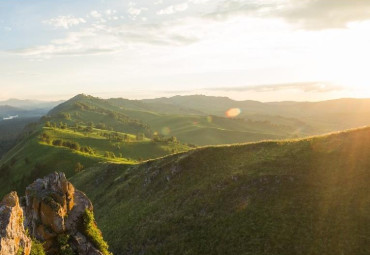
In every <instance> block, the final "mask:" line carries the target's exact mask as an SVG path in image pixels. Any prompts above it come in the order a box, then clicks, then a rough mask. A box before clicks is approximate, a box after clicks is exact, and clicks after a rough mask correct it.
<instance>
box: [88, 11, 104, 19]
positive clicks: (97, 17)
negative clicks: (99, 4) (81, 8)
mask: <svg viewBox="0 0 370 255" xmlns="http://www.w3.org/2000/svg"><path fill="white" fill-rule="evenodd" d="M90 15H91V17H93V18H96V19H99V18H101V17H102V16H103V15H102V14H101V13H100V12H98V11H96V10H93V11H91V12H90Z"/></svg>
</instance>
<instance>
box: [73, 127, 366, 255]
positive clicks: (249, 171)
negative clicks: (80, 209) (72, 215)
mask: <svg viewBox="0 0 370 255" xmlns="http://www.w3.org/2000/svg"><path fill="white" fill-rule="evenodd" d="M369 155H370V128H363V129H358V130H351V131H348V132H341V133H336V134H331V135H326V136H320V137H311V138H307V139H302V140H294V141H266V142H262V143H253V144H246V145H233V146H217V147H205V148H201V149H196V150H192V151H190V152H187V153H182V154H178V155H172V156H168V157H165V158H162V159H159V160H153V161H149V162H146V163H143V164H140V165H132V166H129V165H127V166H120V165H114V164H113V165H112V164H106V165H102V166H96V167H94V168H91V169H86V170H84V171H82V172H81V173H79V174H78V175H76V176H74V177H73V178H72V182H73V183H74V184H75V185H76V186H77V187H78V188H79V189H81V190H84V191H86V193H87V194H88V196H89V197H90V198H91V199H92V201H93V203H94V205H95V210H96V211H95V216H96V219H97V221H98V222H99V226H101V230H102V231H103V232H104V236H105V239H106V240H107V242H108V243H109V244H110V247H111V250H112V251H113V253H117V254H121V253H125V252H131V253H133V254H137V253H148V254H254V255H259V254H266V255H267V254H269V255H271V254H276V255H278V254H279V255H280V254H286V255H290V254H292V255H293V254H333V255H334V254H359V255H362V254H363V255H365V254H369V252H370V250H369V247H370V246H369V245H368V244H369V239H368V238H367V237H368V236H370V218H369V215H370V187H369V185H368V180H369V179H370V157H369ZM112 219H114V220H112Z"/></svg>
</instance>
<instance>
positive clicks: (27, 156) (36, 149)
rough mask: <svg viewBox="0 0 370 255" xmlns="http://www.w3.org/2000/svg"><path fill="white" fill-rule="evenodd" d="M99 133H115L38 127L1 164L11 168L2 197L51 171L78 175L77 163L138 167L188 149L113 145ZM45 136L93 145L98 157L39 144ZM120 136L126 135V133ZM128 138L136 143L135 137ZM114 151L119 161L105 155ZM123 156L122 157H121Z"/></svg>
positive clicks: (4, 176) (2, 181) (0, 180)
mask: <svg viewBox="0 0 370 255" xmlns="http://www.w3.org/2000/svg"><path fill="white" fill-rule="evenodd" d="M100 132H105V133H113V132H112V131H107V130H104V131H102V130H97V129H94V130H93V131H92V132H88V133H83V132H74V131H73V130H70V129H59V128H45V127H41V125H39V127H38V128H36V129H35V131H34V132H33V133H32V134H31V135H30V136H29V137H26V138H25V140H23V141H22V142H20V143H19V144H17V145H16V146H15V147H14V148H13V149H12V150H11V151H9V152H8V153H7V154H6V155H5V156H4V158H3V159H2V160H1V161H0V166H9V167H10V170H9V171H7V173H4V171H3V172H2V175H1V178H0V184H2V185H0V194H4V193H6V192H9V190H14V189H16V190H20V191H21V192H23V189H24V187H25V186H26V185H28V184H29V183H30V182H32V180H34V179H35V178H38V177H42V176H44V175H46V174H48V173H50V172H51V171H65V172H66V174H67V176H69V177H70V176H72V175H74V174H75V172H74V169H75V167H76V164H77V162H79V163H81V164H82V165H83V166H84V167H91V166H93V165H94V164H96V163H98V162H117V163H121V164H135V163H136V162H137V161H139V160H147V159H153V158H157V157H162V156H165V155H169V154H172V153H174V152H184V151H187V150H189V149H190V148H189V147H188V146H185V145H183V144H181V143H166V142H152V141H151V140H149V139H145V140H143V141H132V142H112V141H110V140H108V139H107V138H106V137H102V136H100V135H99V133H100ZM42 133H45V134H47V135H49V137H50V138H51V139H52V140H56V139H62V140H63V141H73V142H77V143H79V144H80V145H81V146H90V147H92V148H93V149H94V151H95V154H94V155H89V154H86V153H81V152H78V151H74V150H71V149H69V148H65V147H58V146H53V145H51V144H46V143H44V142H41V141H40V136H41V134H42ZM114 133H118V134H120V135H124V134H123V133H119V132H114ZM128 136H129V137H130V138H131V139H132V140H134V138H133V135H130V134H128ZM106 151H109V152H113V153H114V154H115V155H116V158H106V157H105V155H104V154H105V152H106ZM120 153H121V154H122V157H119V155H120Z"/></svg>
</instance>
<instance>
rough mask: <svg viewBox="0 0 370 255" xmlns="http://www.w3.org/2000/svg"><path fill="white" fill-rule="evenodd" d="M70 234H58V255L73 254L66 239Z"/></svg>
mask: <svg viewBox="0 0 370 255" xmlns="http://www.w3.org/2000/svg"><path fill="white" fill-rule="evenodd" d="M69 239H70V236H69V235H67V234H61V235H58V244H59V254H60V255H75V253H74V252H73V250H72V248H71V246H70V245H69V243H68V241H69Z"/></svg>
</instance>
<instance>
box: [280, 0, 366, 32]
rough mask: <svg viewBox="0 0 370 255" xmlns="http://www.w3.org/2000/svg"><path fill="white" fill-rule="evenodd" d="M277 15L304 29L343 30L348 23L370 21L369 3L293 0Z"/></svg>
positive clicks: (338, 0)
mask: <svg viewBox="0 0 370 255" xmlns="http://www.w3.org/2000/svg"><path fill="white" fill-rule="evenodd" d="M278 14H279V15H281V16H282V17H283V18H284V19H286V20H287V21H289V22H291V23H296V24H298V25H299V26H301V27H303V28H306V29H312V30H317V29H325V28H344V27H346V26H347V24H348V23H350V22H354V21H364V20H368V19H370V1H363V0H335V1H332V0H310V1H307V0H306V1H302V0H300V1H298V0H295V1H292V3H291V4H290V5H288V6H287V8H286V9H283V10H281V11H280V12H278Z"/></svg>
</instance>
